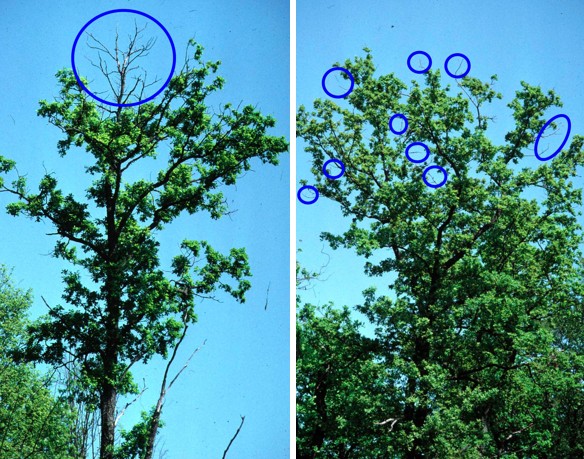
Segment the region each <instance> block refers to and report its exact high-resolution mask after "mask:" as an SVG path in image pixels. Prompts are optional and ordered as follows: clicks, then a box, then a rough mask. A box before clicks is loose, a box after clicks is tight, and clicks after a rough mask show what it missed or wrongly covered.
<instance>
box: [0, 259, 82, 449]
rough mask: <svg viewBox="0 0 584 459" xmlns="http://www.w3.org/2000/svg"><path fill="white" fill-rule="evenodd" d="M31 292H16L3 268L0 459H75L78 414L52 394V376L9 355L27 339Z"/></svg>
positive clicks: (0, 275)
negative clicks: (73, 434) (20, 458)
mask: <svg viewBox="0 0 584 459" xmlns="http://www.w3.org/2000/svg"><path fill="white" fill-rule="evenodd" d="M30 304H31V294H30V292H23V291H21V290H19V289H17V288H16V287H15V286H14V285H13V284H12V282H11V280H10V276H9V273H8V271H7V269H6V268H4V267H1V268H0V401H1V403H0V459H12V458H15V457H23V458H24V457H26V458H31V459H52V458H54V459H76V458H77V457H78V456H76V454H75V450H74V449H73V448H72V435H71V428H72V426H73V422H74V415H75V413H74V412H72V411H71V410H69V407H68V405H67V403H66V401H65V400H63V399H62V398H61V397H58V396H57V397H55V396H53V394H52V393H51V390H50V389H51V384H50V383H51V381H50V378H49V377H48V375H45V376H42V375H41V374H39V372H37V371H36V370H35V369H34V368H33V367H32V365H30V364H17V363H15V362H14V360H13V359H12V358H11V356H10V351H11V350H12V349H14V348H15V347H17V346H18V345H19V343H20V342H21V341H23V340H24V339H25V326H26V312H27V310H28V308H29V307H30Z"/></svg>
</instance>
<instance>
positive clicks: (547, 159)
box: [533, 113, 572, 161]
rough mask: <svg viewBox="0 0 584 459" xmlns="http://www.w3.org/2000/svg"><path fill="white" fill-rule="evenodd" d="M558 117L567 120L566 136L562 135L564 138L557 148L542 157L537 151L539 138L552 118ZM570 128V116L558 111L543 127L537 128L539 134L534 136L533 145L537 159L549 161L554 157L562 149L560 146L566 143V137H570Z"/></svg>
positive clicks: (562, 146) (551, 121)
mask: <svg viewBox="0 0 584 459" xmlns="http://www.w3.org/2000/svg"><path fill="white" fill-rule="evenodd" d="M558 118H565V119H566V121H567V122H568V131H567V132H566V136H565V137H564V140H563V142H562V144H561V145H560V146H559V148H558V149H557V150H556V151H554V152H553V153H552V154H551V155H550V156H548V157H547V158H542V157H541V156H540V155H539V152H538V151H537V147H538V145H539V140H540V139H541V136H542V134H543V131H545V129H546V128H547V127H548V126H549V125H550V124H551V123H553V121H554V120H556V119H558ZM571 130H572V122H571V121H570V118H569V117H568V115H564V114H563V113H560V114H559V115H556V116H553V117H552V118H550V119H549V120H548V121H547V122H546V123H545V124H544V125H543V127H542V128H541V129H540V130H539V134H537V137H536V138H535V147H534V149H533V150H534V152H535V157H536V158H537V159H539V160H540V161H549V160H550V159H552V158H553V157H555V156H556V155H557V154H558V153H559V152H560V151H562V148H564V145H566V142H567V141H568V137H570V131H571Z"/></svg>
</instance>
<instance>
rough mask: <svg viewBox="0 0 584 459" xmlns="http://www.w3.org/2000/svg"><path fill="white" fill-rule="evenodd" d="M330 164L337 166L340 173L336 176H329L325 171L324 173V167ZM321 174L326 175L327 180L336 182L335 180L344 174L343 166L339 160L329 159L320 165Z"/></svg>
mask: <svg viewBox="0 0 584 459" xmlns="http://www.w3.org/2000/svg"><path fill="white" fill-rule="evenodd" d="M330 163H335V164H338V165H339V167H340V168H341V172H340V173H339V174H338V175H330V174H329V173H328V172H327V171H326V167H327V166H328V165H329V164H330ZM322 172H323V174H324V175H326V177H327V178H329V179H331V180H336V179H340V178H341V177H342V176H343V174H344V173H345V164H344V163H343V162H342V161H341V160H340V159H334V158H333V159H329V160H328V161H327V162H325V163H324V164H323V165H322Z"/></svg>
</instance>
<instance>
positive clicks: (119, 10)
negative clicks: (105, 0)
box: [71, 9, 176, 107]
mask: <svg viewBox="0 0 584 459" xmlns="http://www.w3.org/2000/svg"><path fill="white" fill-rule="evenodd" d="M114 13H133V14H139V15H140V16H144V17H145V18H148V19H150V20H151V21H154V22H155V23H156V24H157V25H158V27H160V28H161V29H162V31H163V32H164V33H165V34H166V36H167V38H168V41H169V42H170V47H171V48H172V68H171V69H170V74H169V75H168V78H167V79H166V81H165V82H164V84H163V85H162V87H161V88H160V89H159V90H158V91H156V92H155V93H154V94H153V95H151V96H150V97H148V98H146V99H144V100H139V101H138V102H132V103H130V104H117V103H115V102H108V101H107V100H104V99H102V98H100V97H98V96H96V95H95V94H93V93H92V92H91V91H90V90H89V89H87V87H86V86H85V85H84V84H83V83H82V81H81V78H79V74H78V73H77V67H75V49H76V48H77V43H78V42H79V39H80V38H81V35H82V34H83V32H85V29H87V28H88V27H89V26H90V25H91V24H93V23H94V22H95V21H97V20H98V19H99V18H102V17H104V16H107V15H108V14H114ZM71 67H72V68H73V73H74V74H75V78H76V79H77V83H79V86H81V88H82V89H83V90H84V91H85V92H86V93H87V94H89V95H90V96H91V97H93V98H94V99H95V100H98V101H99V102H101V103H102V104H106V105H111V106H113V107H133V106H136V105H141V104H144V103H146V102H149V101H151V100H152V99H154V98H155V97H157V96H158V95H159V94H160V93H161V92H162V91H164V88H166V87H167V86H168V83H170V80H171V78H172V75H173V74H174V69H175V67H176V49H175V47H174V42H173V41H172V37H171V36H170V34H169V33H168V30H166V28H165V27H164V26H163V25H162V24H161V23H160V22H159V21H158V20H157V19H155V18H153V17H152V16H150V15H149V14H146V13H143V12H142V11H138V10H129V9H118V10H110V11H106V12H104V13H101V14H98V15H97V16H95V17H94V18H93V19H91V20H90V21H89V22H88V23H87V24H85V25H84V26H83V27H82V28H81V30H80V31H79V33H78V34H77V36H76V37H75V41H74V42H73V48H72V49H71Z"/></svg>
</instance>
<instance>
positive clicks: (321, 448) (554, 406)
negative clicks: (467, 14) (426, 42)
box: [297, 49, 584, 458]
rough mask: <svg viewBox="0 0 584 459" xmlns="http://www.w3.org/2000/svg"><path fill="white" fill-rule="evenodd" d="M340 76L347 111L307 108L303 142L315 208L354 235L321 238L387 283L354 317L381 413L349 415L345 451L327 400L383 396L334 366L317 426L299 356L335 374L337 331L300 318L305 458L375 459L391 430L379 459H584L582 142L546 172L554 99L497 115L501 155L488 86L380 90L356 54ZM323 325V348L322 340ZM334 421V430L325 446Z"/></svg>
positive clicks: (434, 79) (541, 94) (432, 80)
mask: <svg viewBox="0 0 584 459" xmlns="http://www.w3.org/2000/svg"><path fill="white" fill-rule="evenodd" d="M335 65H338V64H335ZM343 67H344V68H346V69H347V70H348V71H349V72H350V73H351V74H352V76H353V77H354V81H355V87H354V90H353V91H352V92H351V93H350V95H348V96H347V97H346V98H345V100H344V101H343V102H341V103H336V102H333V101H331V100H320V99H318V100H316V101H315V102H314V109H313V110H309V109H306V108H305V107H304V106H301V107H300V109H299V113H298V118H297V124H298V135H299V137H300V138H302V139H304V141H305V142H306V148H305V151H306V152H308V153H309V154H311V155H312V158H313V172H314V175H315V180H316V184H317V187H318V190H319V192H320V194H321V195H322V196H324V197H326V198H329V199H331V200H332V201H333V202H335V203H336V204H338V206H339V208H340V209H341V211H342V213H343V215H344V216H345V217H347V220H348V221H349V220H350V223H348V227H347V229H346V230H345V231H343V232H342V233H340V234H333V233H330V232H326V233H323V234H322V238H323V239H324V240H326V241H327V242H328V243H329V244H330V245H331V247H333V248H339V247H347V248H352V249H354V250H355V252H356V254H358V255H359V256H363V257H364V258H365V259H366V261H365V266H364V269H365V273H366V274H367V275H369V276H372V277H381V278H382V279H386V280H387V285H388V291H387V292H381V293H378V292H377V291H376V289H374V288H371V289H368V290H366V291H365V292H364V301H363V304H361V305H357V306H355V309H356V310H357V311H359V312H361V313H362V314H363V315H364V316H365V317H366V318H367V320H368V321H369V322H370V324H372V325H373V328H374V329H375V336H374V342H375V344H376V345H375V346H374V347H373V348H374V349H375V352H374V355H373V357H371V358H370V359H369V360H368V365H373V364H378V363H382V364H383V366H384V378H383V384H384V387H385V389H384V391H385V396H386V397H388V398H389V401H388V402H386V403H385V405H384V408H383V409H382V410H381V412H380V411H378V410H376V409H375V408H374V409H373V410H368V409H366V407H361V408H357V409H358V410H359V417H360V424H359V426H360V427H358V428H357V429H356V430H358V431H361V432H362V436H361V438H357V437H358V432H353V433H352V434H353V435H352V436H351V437H347V436H346V435H345V431H344V430H343V429H342V425H343V424H342V423H343V421H345V420H346V419H347V417H346V416H347V414H346V413H345V411H343V409H344V407H343V405H342V404H340V403H338V402H337V401H336V400H335V397H336V395H335V394H338V391H339V390H344V391H345V394H346V395H345V397H346V403H351V397H350V393H351V389H350V387H351V385H352V384H355V387H356V388H357V391H358V392H362V391H363V387H362V385H363V384H366V385H367V386H368V393H369V394H370V397H374V396H375V394H376V393H377V392H378V390H379V388H378V384H379V382H378V380H377V379H376V380H375V381H371V382H367V380H363V379H360V380H359V381H357V382H353V380H352V379H351V378H347V377H346V375H344V374H343V373H342V371H343V370H342V368H343V366H342V365H340V366H339V367H332V368H331V375H330V376H329V378H330V380H331V381H334V382H333V383H332V384H333V386H334V390H331V391H330V393H331V395H330V397H331V398H330V399H328V400H327V403H326V406H327V412H326V413H321V412H319V411H318V409H317V406H318V404H317V403H316V401H317V400H318V393H317V392H318V391H317V389H316V388H317V386H318V374H313V373H311V372H310V370H309V369H307V368H306V367H305V365H306V364H305V362H304V358H305V357H304V356H305V355H307V354H308V352H307V351H306V350H305V349H304V348H302V346H311V349H312V350H311V353H312V354H311V355H312V356H313V357H311V358H312V362H311V363H310V366H309V367H308V368H316V367H320V368H321V369H325V368H327V366H326V363H327V362H328V361H330V360H332V356H331V355H330V353H329V354H327V355H326V356H325V355H320V356H319V355H317V353H318V352H319V349H324V348H327V347H329V348H331V349H335V351H334V352H337V353H338V356H339V359H340V361H341V362H343V361H344V360H345V357H344V356H345V352H346V351H345V350H341V349H339V348H338V347H335V348H333V347H332V346H334V345H335V343H336V342H338V341H339V340H343V339H344V338H343V337H344V336H345V334H346V333H347V332H346V330H345V328H346V327H347V326H348V324H345V325H344V326H342V327H341V326H340V324H341V323H342V322H341V321H340V320H339V318H338V317H336V318H335V317H334V316H331V312H330V311H326V312H325V313H324V314H323V315H321V316H320V318H319V319H318V320H315V319H314V318H310V316H307V314H309V313H310V311H312V310H311V309H310V308H309V309H308V310H302V312H301V313H300V321H299V325H298V327H299V331H298V333H299V336H315V335H316V334H317V333H320V338H318V339H316V340H315V341H314V342H313V343H312V344H310V342H309V341H308V340H307V339H299V346H301V348H299V354H300V355H301V357H300V359H301V360H300V361H299V362H300V363H299V369H300V371H305V374H303V375H301V376H300V381H301V385H300V386H299V388H298V391H299V393H301V394H302V396H301V397H300V398H299V402H298V403H299V407H298V412H299V429H298V441H299V444H302V445H303V447H305V448H307V449H306V451H308V452H307V453H306V455H305V456H304V457H338V458H341V457H343V458H349V457H350V458H357V457H363V458H365V457H372V456H371V455H369V454H368V453H366V452H363V450H362V448H361V447H362V446H363V445H367V444H370V441H371V436H370V435H371V434H370V432H371V429H373V428H374V426H375V424H376V423H379V422H384V421H386V420H388V422H386V423H385V424H384V427H385V429H384V431H383V432H379V433H378V436H379V437H380V438H383V439H385V444H384V446H383V448H384V450H383V451H382V452H380V453H379V454H377V455H375V454H374V457H395V458H419V457H452V458H463V457H464V458H476V457H505V458H519V457H577V456H579V455H582V454H584V436H583V435H582V432H583V431H584V429H583V427H584V386H583V381H584V347H583V345H584V341H583V337H584V320H583V319H584V301H583V300H584V295H583V294H584V283H583V281H582V274H583V267H584V263H583V260H584V259H583V257H582V253H581V250H580V249H581V244H582V228H581V226H580V224H579V222H578V216H579V215H580V208H581V205H582V194H581V189H580V188H579V187H578V186H577V185H576V184H575V179H576V177H577V173H578V168H579V167H581V166H582V165H583V164H584V151H583V149H582V146H583V144H584V137H582V136H580V135H574V136H573V137H572V139H571V140H570V142H569V143H568V145H567V147H566V148H564V149H563V150H562V151H561V152H560V153H559V154H558V155H557V156H556V157H555V158H554V159H553V160H550V161H542V162H539V161H535V160H534V161H529V159H530V156H528V155H532V152H533V144H534V141H535V139H536V137H537V135H538V133H539V131H540V129H541V128H542V127H543V125H544V124H545V122H546V121H547V119H549V118H550V117H551V116H553V115H555V114H556V113H557V112H556V111H555V110H554V108H555V107H561V101H560V98H559V96H558V95H557V94H555V93H554V92H553V91H551V90H550V91H544V90H542V89H541V88H540V87H538V86H533V85H530V84H528V83H526V82H521V86H520V89H519V90H518V91H517V92H516V94H515V97H514V99H513V100H511V101H510V102H509V104H508V108H509V109H510V110H511V113H512V116H513V120H514V125H513V126H510V127H509V128H508V129H507V134H506V135H505V138H504V143H502V144H496V143H495V142H494V141H493V140H492V139H491V138H490V136H489V127H491V125H492V123H493V115H494V114H493V113H492V112H491V111H490V110H491V106H492V104H491V103H492V102H493V101H494V100H496V99H500V98H501V95H500V94H498V93H497V92H496V91H495V89H494V85H495V81H496V77H495V76H493V77H492V78H491V81H489V82H483V81H480V80H479V79H477V78H474V77H472V76H466V77H464V78H461V79H457V80H452V79H449V81H445V79H446V78H444V77H443V76H442V75H441V72H440V70H430V71H428V72H427V73H426V74H425V76H424V82H423V83H419V82H417V81H415V80H414V81H412V82H411V84H409V85H407V84H405V83H404V82H402V81H401V80H400V79H398V78H397V77H396V76H395V75H394V74H388V75H379V76H377V75H376V68H375V65H374V61H373V57H372V54H371V52H370V50H367V49H366V50H365V56H364V57H357V58H355V59H353V60H347V61H345V63H344V65H343ZM343 76H344V77H345V78H346V77H347V76H346V75H343ZM398 113H399V114H403V115H405V117H407V120H408V128H407V131H406V132H405V133H404V134H402V135H396V134H394V133H392V132H391V130H390V128H389V124H388V120H389V118H390V117H391V116H392V115H394V114H398ZM551 129H559V124H557V123H552V126H551ZM548 132H549V131H547V130H546V134H547V133H548ZM413 142H423V143H424V144H426V145H427V146H428V148H429V151H430V160H429V161H431V162H432V163H434V164H437V165H439V166H441V167H443V168H444V169H445V170H446V171H447V174H448V180H447V183H446V184H445V185H443V186H441V187H439V188H431V187H429V186H427V185H426V184H425V183H424V182H423V181H422V177H421V175H422V168H421V167H420V166H418V165H415V164H413V163H411V162H410V161H408V160H407V159H406V157H405V154H404V152H405V149H406V147H407V146H408V145H410V144H411V143H413ZM329 158H336V159H339V160H341V161H342V162H343V163H344V165H345V168H346V170H345V174H344V176H343V177H342V178H341V179H339V180H328V179H327V178H325V177H323V175H322V173H321V170H322V167H323V164H324V162H325V161H326V160H327V159H329ZM429 161H428V162H429ZM373 260H375V261H373ZM307 311H308V312H307ZM335 314H337V315H338V314H341V313H340V312H337V313H335ZM323 323H327V324H328V325H327V327H329V328H330V330H331V331H330V332H329V333H327V334H323V333H322V332H319V330H322V329H323V327H324V325H323ZM335 323H336V324H337V325H336V326H334V327H333V325H334V324H335ZM352 333H353V334H354V333H355V331H353V332H352ZM352 346H355V345H352ZM305 378H308V379H310V382H309V383H308V382H306V381H305ZM345 385H348V387H345ZM306 387H311V389H310V390H311V392H310V393H309V394H306V393H303V391H304V390H305V388H306ZM373 406H374V407H375V406H377V405H373ZM352 416H357V415H356V414H355V413H353V414H352ZM333 418H336V419H337V421H336V422H337V427H336V429H335V430H330V429H328V430H327V426H328V425H329V424H327V423H328V422H329V421H328V420H330V419H333ZM364 424H365V425H366V427H361V426H362V425H364ZM314 426H319V427H318V428H320V429H321V430H323V429H324V432H326V437H325V438H324V440H323V441H320V442H315V441H313V440H311V438H312V437H311V436H312V435H313V433H314V431H315V427H314ZM339 444H342V446H339ZM376 451H378V450H376ZM311 454H312V455H311Z"/></svg>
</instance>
